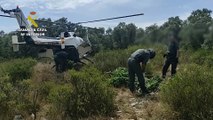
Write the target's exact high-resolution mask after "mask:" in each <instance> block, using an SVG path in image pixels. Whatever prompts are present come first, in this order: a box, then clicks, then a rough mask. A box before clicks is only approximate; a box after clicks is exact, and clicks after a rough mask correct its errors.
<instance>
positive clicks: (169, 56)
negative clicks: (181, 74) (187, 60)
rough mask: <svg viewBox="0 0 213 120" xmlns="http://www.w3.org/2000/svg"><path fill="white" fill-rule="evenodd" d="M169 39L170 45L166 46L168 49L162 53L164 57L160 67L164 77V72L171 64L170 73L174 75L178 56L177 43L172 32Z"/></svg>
mask: <svg viewBox="0 0 213 120" xmlns="http://www.w3.org/2000/svg"><path fill="white" fill-rule="evenodd" d="M169 39H170V45H169V47H168V51H167V53H166V54H164V57H166V60H165V63H164V66H163V69H162V78H166V73H167V70H168V68H169V66H170V65H171V66H172V68H171V75H172V76H174V75H175V73H176V68H177V64H178V57H179V51H178V50H179V43H178V41H177V39H176V38H175V36H174V35H173V34H172V35H170V36H169Z"/></svg>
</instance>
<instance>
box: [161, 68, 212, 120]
mask: <svg viewBox="0 0 213 120" xmlns="http://www.w3.org/2000/svg"><path fill="white" fill-rule="evenodd" d="M160 96H161V100H162V102H163V103H165V104H168V105H169V106H170V108H171V109H172V110H174V111H176V112H179V113H180V116H181V117H182V118H183V119H187V120H191V119H193V120H204V119H205V120H211V119H213V102H212V100H213V73H212V70H210V69H209V68H207V67H205V66H197V65H187V66H185V67H184V68H183V70H179V73H178V74H177V75H176V76H175V77H174V78H172V79H170V80H168V81H167V82H165V84H163V85H162V86H161V92H160Z"/></svg>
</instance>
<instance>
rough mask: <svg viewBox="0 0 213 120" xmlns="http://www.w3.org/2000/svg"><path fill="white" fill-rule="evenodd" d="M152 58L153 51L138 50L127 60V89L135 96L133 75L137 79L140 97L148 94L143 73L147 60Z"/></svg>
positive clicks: (153, 55)
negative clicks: (140, 92) (140, 91)
mask: <svg viewBox="0 0 213 120" xmlns="http://www.w3.org/2000/svg"><path fill="white" fill-rule="evenodd" d="M154 57H155V51H154V50H153V49H148V50H146V49H138V50H137V51H135V52H134V53H132V54H131V56H130V58H129V59H128V72H129V89H130V91H131V92H132V93H133V94H135V74H136V75H137V77H138V82H139V85H140V88H141V90H142V95H145V94H148V90H147V88H146V86H145V78H144V75H143V73H144V72H145V68H146V64H147V62H148V61H149V59H153V58H154Z"/></svg>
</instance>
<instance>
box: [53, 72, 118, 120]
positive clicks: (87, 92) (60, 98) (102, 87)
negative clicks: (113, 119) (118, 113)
mask: <svg viewBox="0 0 213 120" xmlns="http://www.w3.org/2000/svg"><path fill="white" fill-rule="evenodd" d="M69 75H70V77H69V79H67V80H68V81H67V82H68V83H66V84H65V85H58V86H57V87H56V88H53V89H52V90H51V91H50V94H49V99H50V102H51V103H52V104H53V107H52V109H51V111H55V112H57V113H61V115H62V118H61V119H65V118H67V116H68V118H76V119H77V118H81V117H89V116H91V115H109V114H112V113H113V112H114V110H115V106H114V93H113V91H112V90H111V89H110V88H109V85H108V84H107V82H106V79H105V77H104V76H103V75H102V74H101V72H99V71H98V70H97V69H95V68H84V69H83V70H82V71H74V70H71V71H69ZM55 112H54V114H55V115H58V114H56V113H55ZM54 114H52V118H54V117H55V115H54Z"/></svg>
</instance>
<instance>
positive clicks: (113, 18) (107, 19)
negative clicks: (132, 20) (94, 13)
mask: <svg viewBox="0 0 213 120" xmlns="http://www.w3.org/2000/svg"><path fill="white" fill-rule="evenodd" d="M140 15H144V14H143V13H139V14H132V15H126V16H120V17H111V18H103V19H97V20H91V21H84V22H78V23H76V24H83V23H94V22H102V21H109V20H115V19H122V18H128V17H135V16H140Z"/></svg>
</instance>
